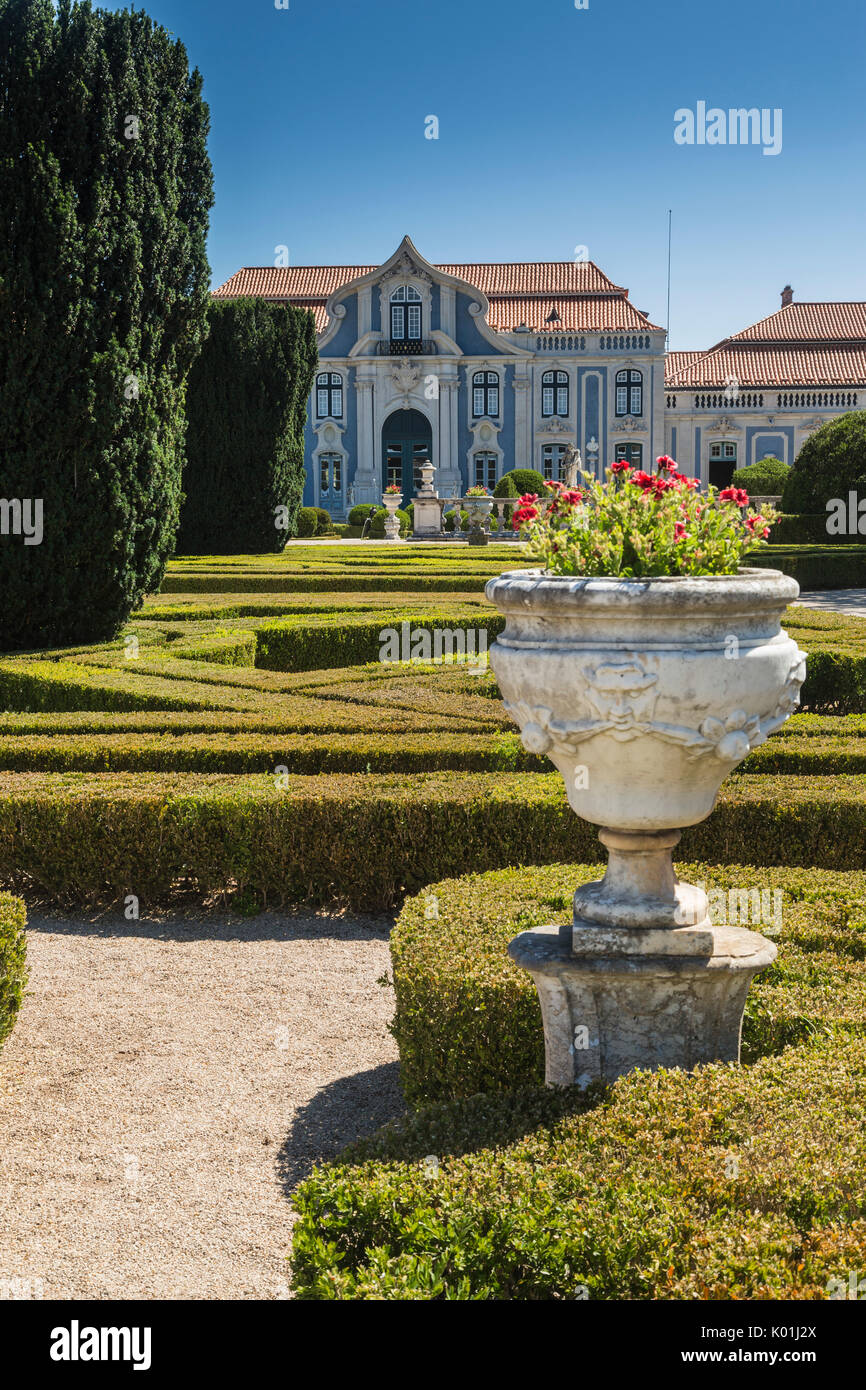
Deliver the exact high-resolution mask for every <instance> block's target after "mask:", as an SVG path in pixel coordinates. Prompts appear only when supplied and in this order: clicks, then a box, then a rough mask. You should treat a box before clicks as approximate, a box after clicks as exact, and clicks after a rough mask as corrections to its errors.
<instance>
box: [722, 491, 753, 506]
mask: <svg viewBox="0 0 866 1390" xmlns="http://www.w3.org/2000/svg"><path fill="white" fill-rule="evenodd" d="M719 501H720V502H736V504H737V506H738V507H748V505H749V494H748V493H747V492H746V491H745V490H744V489H743V488H741V487H723V488H722V490H721V492H720V493H719Z"/></svg>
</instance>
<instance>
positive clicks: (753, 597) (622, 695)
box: [486, 569, 806, 1084]
mask: <svg viewBox="0 0 866 1390" xmlns="http://www.w3.org/2000/svg"><path fill="white" fill-rule="evenodd" d="M486 593H487V597H488V598H489V599H490V600H491V602H492V603H494V604H495V605H496V607H497V608H499V609H500V611H501V612H502V613H504V614H505V617H506V627H505V631H504V633H502V635H501V636H500V637H499V638H498V639H497V641H496V642H495V643H494V645H493V647H492V648H491V651H490V664H491V666H492V668H493V670H494V672H495V674H496V679H497V681H498V683H499V687H500V690H501V691H502V695H503V698H504V701H505V706H506V709H507V710H508V711H509V713H510V714H511V715H512V717H513V718H514V720H515V721H516V722H517V724H519V726H520V730H521V736H522V740H523V743H524V746H525V747H526V748H527V749H529V750H530V751H532V752H535V753H544V754H546V755H547V756H548V757H549V758H550V760H551V762H553V764H554V765H555V766H556V768H557V769H558V770H559V772H560V773H561V774H562V776H563V778H564V780H565V785H566V790H567V794H568V800H569V803H570V805H571V806H572V808H573V809H574V810H575V811H576V812H577V814H578V815H579V816H582V817H583V818H584V819H585V820H588V821H590V822H592V823H594V824H595V825H598V826H599V827H601V831H600V838H601V840H602V842H603V844H605V846H606V847H607V849H608V865H607V870H606V873H605V876H604V878H603V879H601V880H599V881H598V882H595V883H590V884H586V885H584V886H583V887H581V888H579V889H578V890H577V892H576V893H575V899H574V917H573V923H572V924H571V927H570V929H568V930H566V929H565V928H553V927H551V928H539V929H536V930H535V931H532V932H525V933H523V934H522V936H520V937H518V938H517V939H516V941H514V942H512V944H511V948H510V950H511V954H512V956H513V957H514V958H515V959H516V960H518V961H519V963H520V964H522V965H524V966H525V967H526V968H527V969H529V970H531V972H532V973H533V975H534V977H535V980H536V985H537V986H538V990H539V995H540V998H541V1003H542V1012H543V1015H544V1019H545V1039H546V1048H547V1060H548V1081H551V1082H553V1083H556V1084H566V1083H573V1082H581V1083H583V1082H585V1081H587V1080H590V1079H595V1078H599V1077H600V1078H603V1079H613V1077H615V1076H617V1075H621V1074H622V1073H623V1072H624V1071H628V1070H631V1069H632V1068H633V1067H636V1066H693V1065H695V1063H696V1062H700V1061H711V1060H717V1059H718V1060H735V1059H736V1058H737V1057H738V1056H739V1035H740V1024H741V1020H742V1013H743V1007H744V1005H745V998H746V993H747V992H748V988H749V984H750V982H751V979H752V976H753V975H754V973H755V971H756V970H759V969H761V968H762V967H763V966H765V965H767V964H769V963H770V961H771V960H772V959H773V958H774V956H775V947H774V946H773V944H772V943H771V942H769V941H767V940H765V939H764V937H762V936H760V935H759V934H758V933H755V932H752V931H747V930H744V929H742V928H740V927H728V926H725V927H714V926H713V924H712V922H711V921H710V919H709V916H708V914H707V899H706V895H705V894H704V893H703V892H702V891H700V890H699V889H697V888H693V887H691V886H690V885H688V884H682V883H680V882H679V881H678V879H677V877H676V874H675V873H674V870H673V864H672V858H671V853H672V849H673V847H674V846H675V845H676V843H677V841H678V840H679V838H680V831H681V830H682V829H683V828H684V827H686V826H690V825H695V824H697V823H698V822H699V821H701V820H703V819H704V818H705V817H706V816H708V815H709V813H710V811H711V810H712V808H713V804H714V802H715V799H716V796H717V794H718V791H719V788H720V786H721V784H722V781H723V780H724V778H725V777H726V776H727V774H728V773H729V772H730V771H732V769H733V768H735V767H736V766H737V764H738V763H740V762H742V760H743V759H744V758H745V757H746V756H747V754H748V753H749V752H750V751H751V749H753V748H756V747H758V745H759V744H761V743H763V742H764V740H765V739H766V738H767V737H768V735H769V734H771V733H772V732H773V731H774V730H775V729H778V728H779V727H780V726H781V725H782V724H783V723H784V721H785V720H786V719H787V718H788V716H789V715H790V714H791V713H792V711H793V710H794V709H795V708H796V706H797V704H798V702H799V692H800V687H801V685H802V683H803V680H804V678H805V670H806V664H805V656H804V654H803V653H802V652H801V651H800V650H799V648H798V647H797V645H796V643H795V642H793V641H792V640H791V639H790V638H789V637H788V635H787V633H786V632H785V631H784V630H783V629H782V627H781V617H782V614H783V612H784V610H785V608H786V606H787V605H788V604H789V603H790V602H792V600H793V599H795V598H796V597H797V595H798V593H799V587H798V585H797V584H796V582H795V581H794V580H793V579H790V578H788V577H787V576H786V575H783V574H781V573H779V572H778V571H776V570H758V569H749V570H743V571H741V572H740V573H739V574H736V575H713V576H708V577H703V578H680V577H668V576H665V577H658V578H647V579H625V580H623V579H616V578H597V579H574V578H570V577H558V576H552V575H547V574H545V573H543V572H542V571H536V570H522V571H521V570H516V571H512V572H510V573H506V574H503V575H500V576H499V577H498V578H497V579H493V580H491V581H490V582H489V583H488V585H487V589H486ZM574 1030H577V1031H576V1032H575V1031H574ZM578 1035H579V1036H580V1037H581V1038H589V1039H590V1041H589V1042H588V1043H587V1046H586V1048H584V1049H583V1051H584V1052H585V1053H586V1055H578V1054H579V1053H580V1052H581V1049H580V1048H578V1047H577V1046H576V1044H575V1041H574V1039H575V1037H576V1036H578ZM593 1049H595V1051H593Z"/></svg>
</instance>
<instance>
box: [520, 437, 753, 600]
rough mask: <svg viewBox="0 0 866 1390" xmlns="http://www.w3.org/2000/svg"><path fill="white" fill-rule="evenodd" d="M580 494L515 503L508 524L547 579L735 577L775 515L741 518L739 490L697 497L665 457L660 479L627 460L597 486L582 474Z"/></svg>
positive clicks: (552, 487) (743, 499) (572, 491)
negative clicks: (523, 539) (549, 576)
mask: <svg viewBox="0 0 866 1390" xmlns="http://www.w3.org/2000/svg"><path fill="white" fill-rule="evenodd" d="M583 476H584V482H583V484H582V485H581V488H579V489H578V488H567V487H565V486H564V485H563V484H562V483H557V482H549V483H547V484H545V486H546V488H547V498H546V499H545V501H544V502H542V501H541V499H540V498H539V497H538V495H536V494H527V495H525V496H523V497H521V499H520V506H519V507H518V508H517V510H516V511H515V513H514V518H513V520H512V525H513V526H514V528H515V530H517V529H518V528H519V529H521V530H522V531H523V533H524V535H525V536H526V538H527V540H528V541H529V545H530V549H531V552H532V556H533V558H534V559H537V560H540V561H541V563H542V564H543V566H544V568H545V569H546V571H547V572H548V573H549V574H554V575H575V576H585V577H592V576H599V575H614V576H618V577H622V578H623V579H633V578H643V577H647V576H650V575H709V574H736V573H737V571H738V569H739V568H740V565H741V562H742V560H743V557H744V556H745V555H746V553H747V552H748V551H754V549H755V547H756V546H760V545H762V544H763V543H764V538H765V537H766V536H768V535H769V533H770V524H771V522H772V521H773V520H774V519H775V515H776V513H775V512H774V511H773V509H772V508H766V509H765V514H764V515H761V514H760V513H758V512H754V511H748V512H747V511H746V510H745V509H746V507H747V506H748V501H749V498H748V495H747V493H745V492H743V491H742V490H741V489H740V488H733V487H729V488H723V489H722V491H721V492H717V491H716V489H715V488H712V487H711V488H709V489H708V491H707V492H706V493H699V492H698V483H697V481H696V479H694V478H686V477H684V475H683V474H682V473H680V472H679V470H678V469H677V466H676V464H675V462H674V460H673V459H671V458H668V457H667V456H666V455H664V456H662V457H661V458H660V459H659V460H658V472H657V473H655V474H651V473H645V472H643V470H640V469H638V470H635V469H632V468H631V465H630V464H629V463H627V462H626V461H625V460H622V461H621V462H617V463H614V464H612V465H611V467H610V468H609V469H608V470H607V477H606V480H605V481H604V482H600V481H599V480H598V479H597V478H594V477H593V476H592V475H591V474H588V473H585V474H584V475H583Z"/></svg>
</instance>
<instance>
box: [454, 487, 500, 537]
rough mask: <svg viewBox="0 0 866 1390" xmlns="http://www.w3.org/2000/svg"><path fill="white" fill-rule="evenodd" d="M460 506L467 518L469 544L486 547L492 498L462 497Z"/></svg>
mask: <svg viewBox="0 0 866 1390" xmlns="http://www.w3.org/2000/svg"><path fill="white" fill-rule="evenodd" d="M460 505H461V507H464V508H465V509H466V513H467V515H468V517H469V544H470V545H487V537H488V532H489V530H490V513H491V512H492V511H493V498H492V497H464V498H462V499H461V502H460Z"/></svg>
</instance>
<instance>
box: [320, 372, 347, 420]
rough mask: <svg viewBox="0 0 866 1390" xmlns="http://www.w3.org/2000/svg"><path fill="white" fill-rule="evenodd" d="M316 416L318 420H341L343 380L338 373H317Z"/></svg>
mask: <svg viewBox="0 0 866 1390" xmlns="http://www.w3.org/2000/svg"><path fill="white" fill-rule="evenodd" d="M316 414H317V416H318V417H319V419H320V420H324V419H325V418H326V417H327V416H330V417H331V419H332V420H342V418H343V378H342V377H341V376H340V374H339V372H319V375H318V376H317V377H316Z"/></svg>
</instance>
